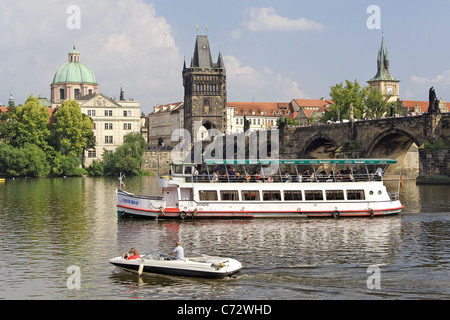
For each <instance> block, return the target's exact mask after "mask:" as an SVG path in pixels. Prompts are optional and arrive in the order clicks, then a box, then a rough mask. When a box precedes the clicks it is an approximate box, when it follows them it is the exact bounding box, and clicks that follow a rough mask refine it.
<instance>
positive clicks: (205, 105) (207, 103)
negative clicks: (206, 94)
mask: <svg viewBox="0 0 450 320" xmlns="http://www.w3.org/2000/svg"><path fill="white" fill-rule="evenodd" d="M210 105H211V102H210V100H209V99H204V100H203V113H204V114H208V113H209V106H210Z"/></svg>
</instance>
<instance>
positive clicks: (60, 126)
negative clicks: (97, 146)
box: [52, 100, 94, 157]
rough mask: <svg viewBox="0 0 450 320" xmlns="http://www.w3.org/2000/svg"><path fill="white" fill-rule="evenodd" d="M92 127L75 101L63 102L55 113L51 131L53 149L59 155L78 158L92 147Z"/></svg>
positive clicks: (89, 120)
mask: <svg viewBox="0 0 450 320" xmlns="http://www.w3.org/2000/svg"><path fill="white" fill-rule="evenodd" d="M93 129H94V125H93V123H92V120H91V119H90V118H89V117H87V116H86V115H83V114H82V113H81V110H80V106H79V105H78V103H77V102H76V101H75V100H70V101H64V102H63V103H62V105H61V106H60V107H59V108H58V110H57V111H56V113H55V116H54V121H53V125H52V130H53V132H54V141H53V144H54V147H55V149H56V150H58V151H59V152H61V154H63V155H66V156H69V157H80V156H81V154H82V153H83V151H84V149H85V148H89V147H92V146H93V145H94V133H93V131H92V130H93Z"/></svg>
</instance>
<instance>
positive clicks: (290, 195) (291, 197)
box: [284, 190, 303, 201]
mask: <svg viewBox="0 0 450 320" xmlns="http://www.w3.org/2000/svg"><path fill="white" fill-rule="evenodd" d="M302 199H303V197H302V192H301V191H300V190H293V191H284V200H285V201H301V200H302Z"/></svg>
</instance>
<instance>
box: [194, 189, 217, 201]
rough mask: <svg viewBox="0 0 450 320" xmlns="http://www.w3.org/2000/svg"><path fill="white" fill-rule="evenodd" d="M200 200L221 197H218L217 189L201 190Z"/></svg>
mask: <svg viewBox="0 0 450 320" xmlns="http://www.w3.org/2000/svg"><path fill="white" fill-rule="evenodd" d="M198 194H199V196H200V201H217V200H219V198H218V197H217V191H215V190H213V191H209V190H208V191H203V190H201V191H199V192H198Z"/></svg>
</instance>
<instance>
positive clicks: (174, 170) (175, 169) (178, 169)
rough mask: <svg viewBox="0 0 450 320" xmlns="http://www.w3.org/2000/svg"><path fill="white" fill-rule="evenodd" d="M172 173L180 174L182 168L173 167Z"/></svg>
mask: <svg viewBox="0 0 450 320" xmlns="http://www.w3.org/2000/svg"><path fill="white" fill-rule="evenodd" d="M173 173H177V174H182V173H183V166H174V169H173Z"/></svg>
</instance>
